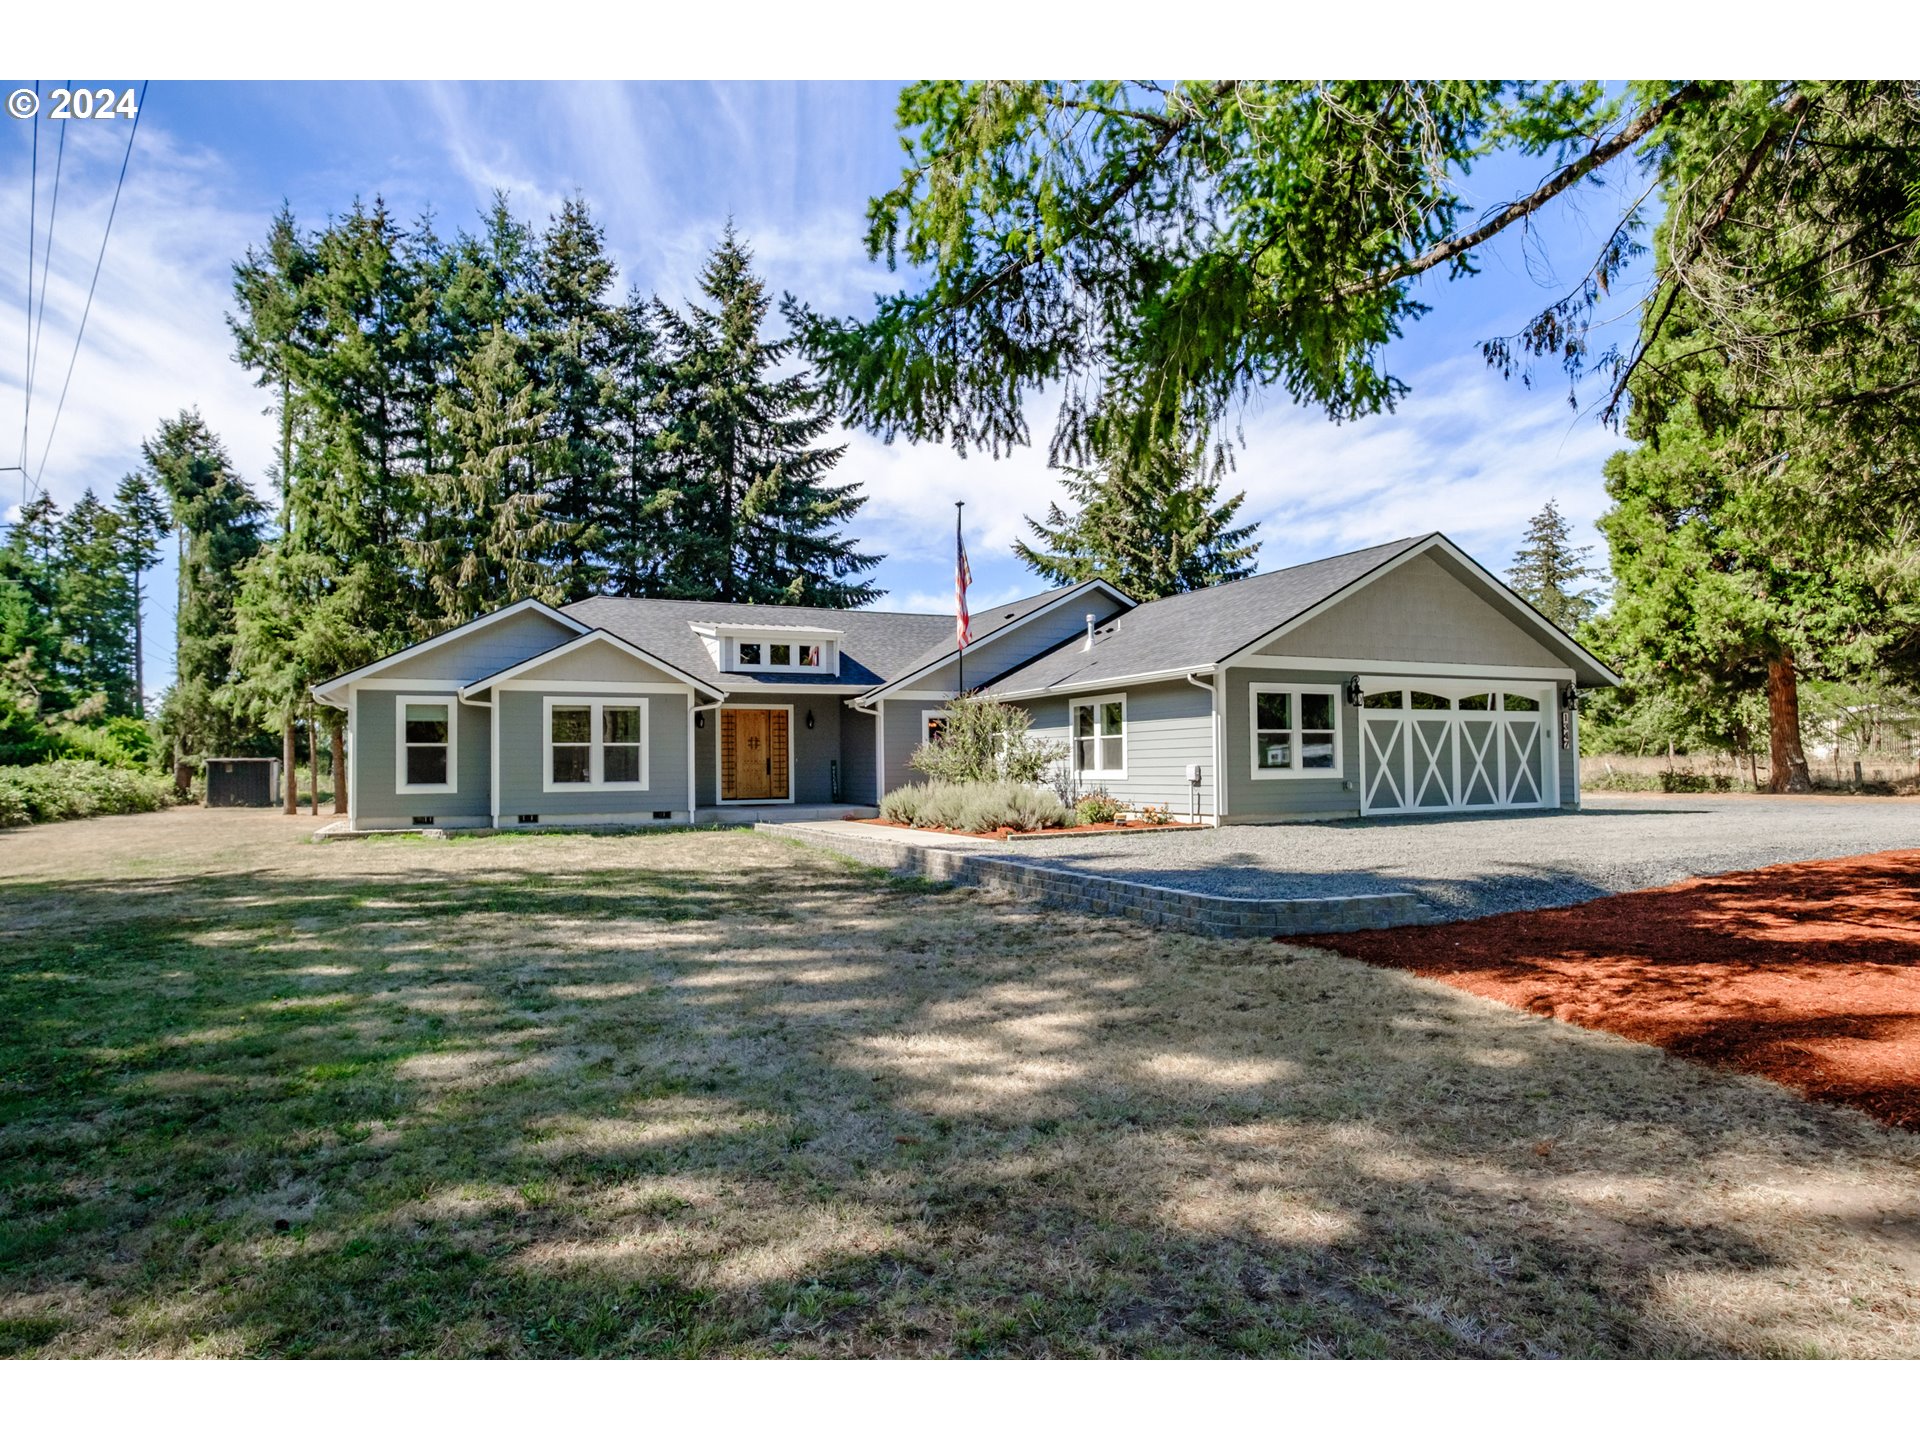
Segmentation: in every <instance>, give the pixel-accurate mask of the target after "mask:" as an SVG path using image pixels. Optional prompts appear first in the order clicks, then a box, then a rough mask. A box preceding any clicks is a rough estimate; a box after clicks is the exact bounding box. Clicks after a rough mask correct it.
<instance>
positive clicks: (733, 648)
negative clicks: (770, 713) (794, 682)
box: [715, 627, 840, 675]
mask: <svg viewBox="0 0 1920 1440" xmlns="http://www.w3.org/2000/svg"><path fill="white" fill-rule="evenodd" d="M715 628H716V630H718V632H719V633H718V635H717V636H716V638H717V639H718V640H719V642H720V644H721V645H722V646H724V649H723V651H722V654H723V655H724V656H725V660H724V663H723V664H722V666H721V668H722V669H723V670H730V671H745V672H748V673H755V674H758V673H764V672H766V671H778V672H781V673H784V674H789V675H838V674H839V673H840V632H839V631H837V630H818V631H806V630H797V629H796V630H790V631H788V632H787V633H785V634H774V633H769V632H762V633H760V634H754V633H752V632H751V631H749V630H746V629H745V627H742V628H741V630H739V631H734V630H732V629H731V628H730V627H715Z"/></svg>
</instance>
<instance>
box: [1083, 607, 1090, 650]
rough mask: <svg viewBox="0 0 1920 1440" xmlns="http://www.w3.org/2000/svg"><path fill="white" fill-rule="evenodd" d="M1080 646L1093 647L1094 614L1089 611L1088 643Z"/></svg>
mask: <svg viewBox="0 0 1920 1440" xmlns="http://www.w3.org/2000/svg"><path fill="white" fill-rule="evenodd" d="M1080 648H1081V649H1082V650H1091V649H1093V615H1092V613H1091V612H1089V613H1088V615H1087V643H1086V644H1084V645H1082V646H1081V647H1080Z"/></svg>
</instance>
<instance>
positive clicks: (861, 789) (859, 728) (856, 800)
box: [838, 705, 880, 805]
mask: <svg viewBox="0 0 1920 1440" xmlns="http://www.w3.org/2000/svg"><path fill="white" fill-rule="evenodd" d="M838 709H839V712H840V765H841V786H842V788H841V798H842V799H843V800H845V801H846V802H847V803H848V804H849V805H878V804H879V803H880V796H879V793H878V792H877V791H876V790H875V789H874V786H875V784H876V783H877V782H878V772H877V771H876V770H875V769H874V758H875V753H876V752H875V746H876V745H877V744H878V742H879V737H880V729H879V721H878V720H877V719H876V718H875V717H874V716H872V715H868V714H865V713H863V712H861V711H859V710H855V709H853V708H852V707H850V706H847V705H841V706H839V707H838Z"/></svg>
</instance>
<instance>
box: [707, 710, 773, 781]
mask: <svg viewBox="0 0 1920 1440" xmlns="http://www.w3.org/2000/svg"><path fill="white" fill-rule="evenodd" d="M720 798H721V799H722V800H785V799H786V798H787V712H786V711H785V710H722V711H721V712H720Z"/></svg>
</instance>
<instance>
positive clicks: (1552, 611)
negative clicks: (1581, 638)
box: [1507, 500, 1601, 635]
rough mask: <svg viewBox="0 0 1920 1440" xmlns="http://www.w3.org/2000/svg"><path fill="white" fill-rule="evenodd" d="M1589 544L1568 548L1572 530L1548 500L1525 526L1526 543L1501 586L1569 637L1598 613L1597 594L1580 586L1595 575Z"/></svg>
mask: <svg viewBox="0 0 1920 1440" xmlns="http://www.w3.org/2000/svg"><path fill="white" fill-rule="evenodd" d="M1591 554H1593V547H1592V546H1591V545H1575V544H1574V543H1573V525H1572V523H1571V522H1569V521H1568V519H1567V517H1566V516H1564V515H1562V514H1561V513H1560V505H1559V502H1558V501H1556V500H1548V501H1547V503H1546V504H1545V505H1543V506H1541V507H1540V509H1539V511H1538V512H1537V513H1535V515H1534V517H1533V518H1532V519H1531V520H1529V521H1528V522H1527V538H1526V539H1525V540H1524V541H1522V542H1521V545H1520V549H1519V550H1518V551H1517V552H1516V553H1515V554H1514V557H1513V564H1512V566H1511V567H1510V568H1509V569H1508V570H1507V583H1508V584H1510V585H1511V586H1512V587H1513V589H1514V591H1515V593H1517V594H1518V595H1520V596H1521V597H1522V598H1523V599H1525V600H1526V601H1527V603H1528V604H1530V605H1532V606H1533V608H1534V609H1536V610H1538V611H1539V612H1540V613H1541V614H1542V615H1544V616H1546V617H1547V619H1549V620H1551V621H1552V622H1553V623H1554V624H1555V625H1558V626H1559V627H1560V628H1561V629H1562V630H1564V631H1566V632H1567V634H1569V635H1571V634H1573V633H1574V632H1575V631H1577V630H1578V629H1579V628H1580V627H1581V626H1582V625H1584V624H1586V623H1587V621H1589V620H1591V619H1592V618H1593V617H1594V614H1595V613H1596V612H1597V611H1598V610H1599V608H1600V600H1599V596H1598V593H1597V592H1596V590H1595V589H1594V587H1593V586H1591V585H1585V584H1583V583H1582V582H1583V581H1587V580H1598V579H1600V578H1601V572H1600V571H1598V570H1596V569H1595V568H1594V567H1593V566H1591V565H1589V564H1588V563H1587V557H1588V556H1589V555H1591Z"/></svg>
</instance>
